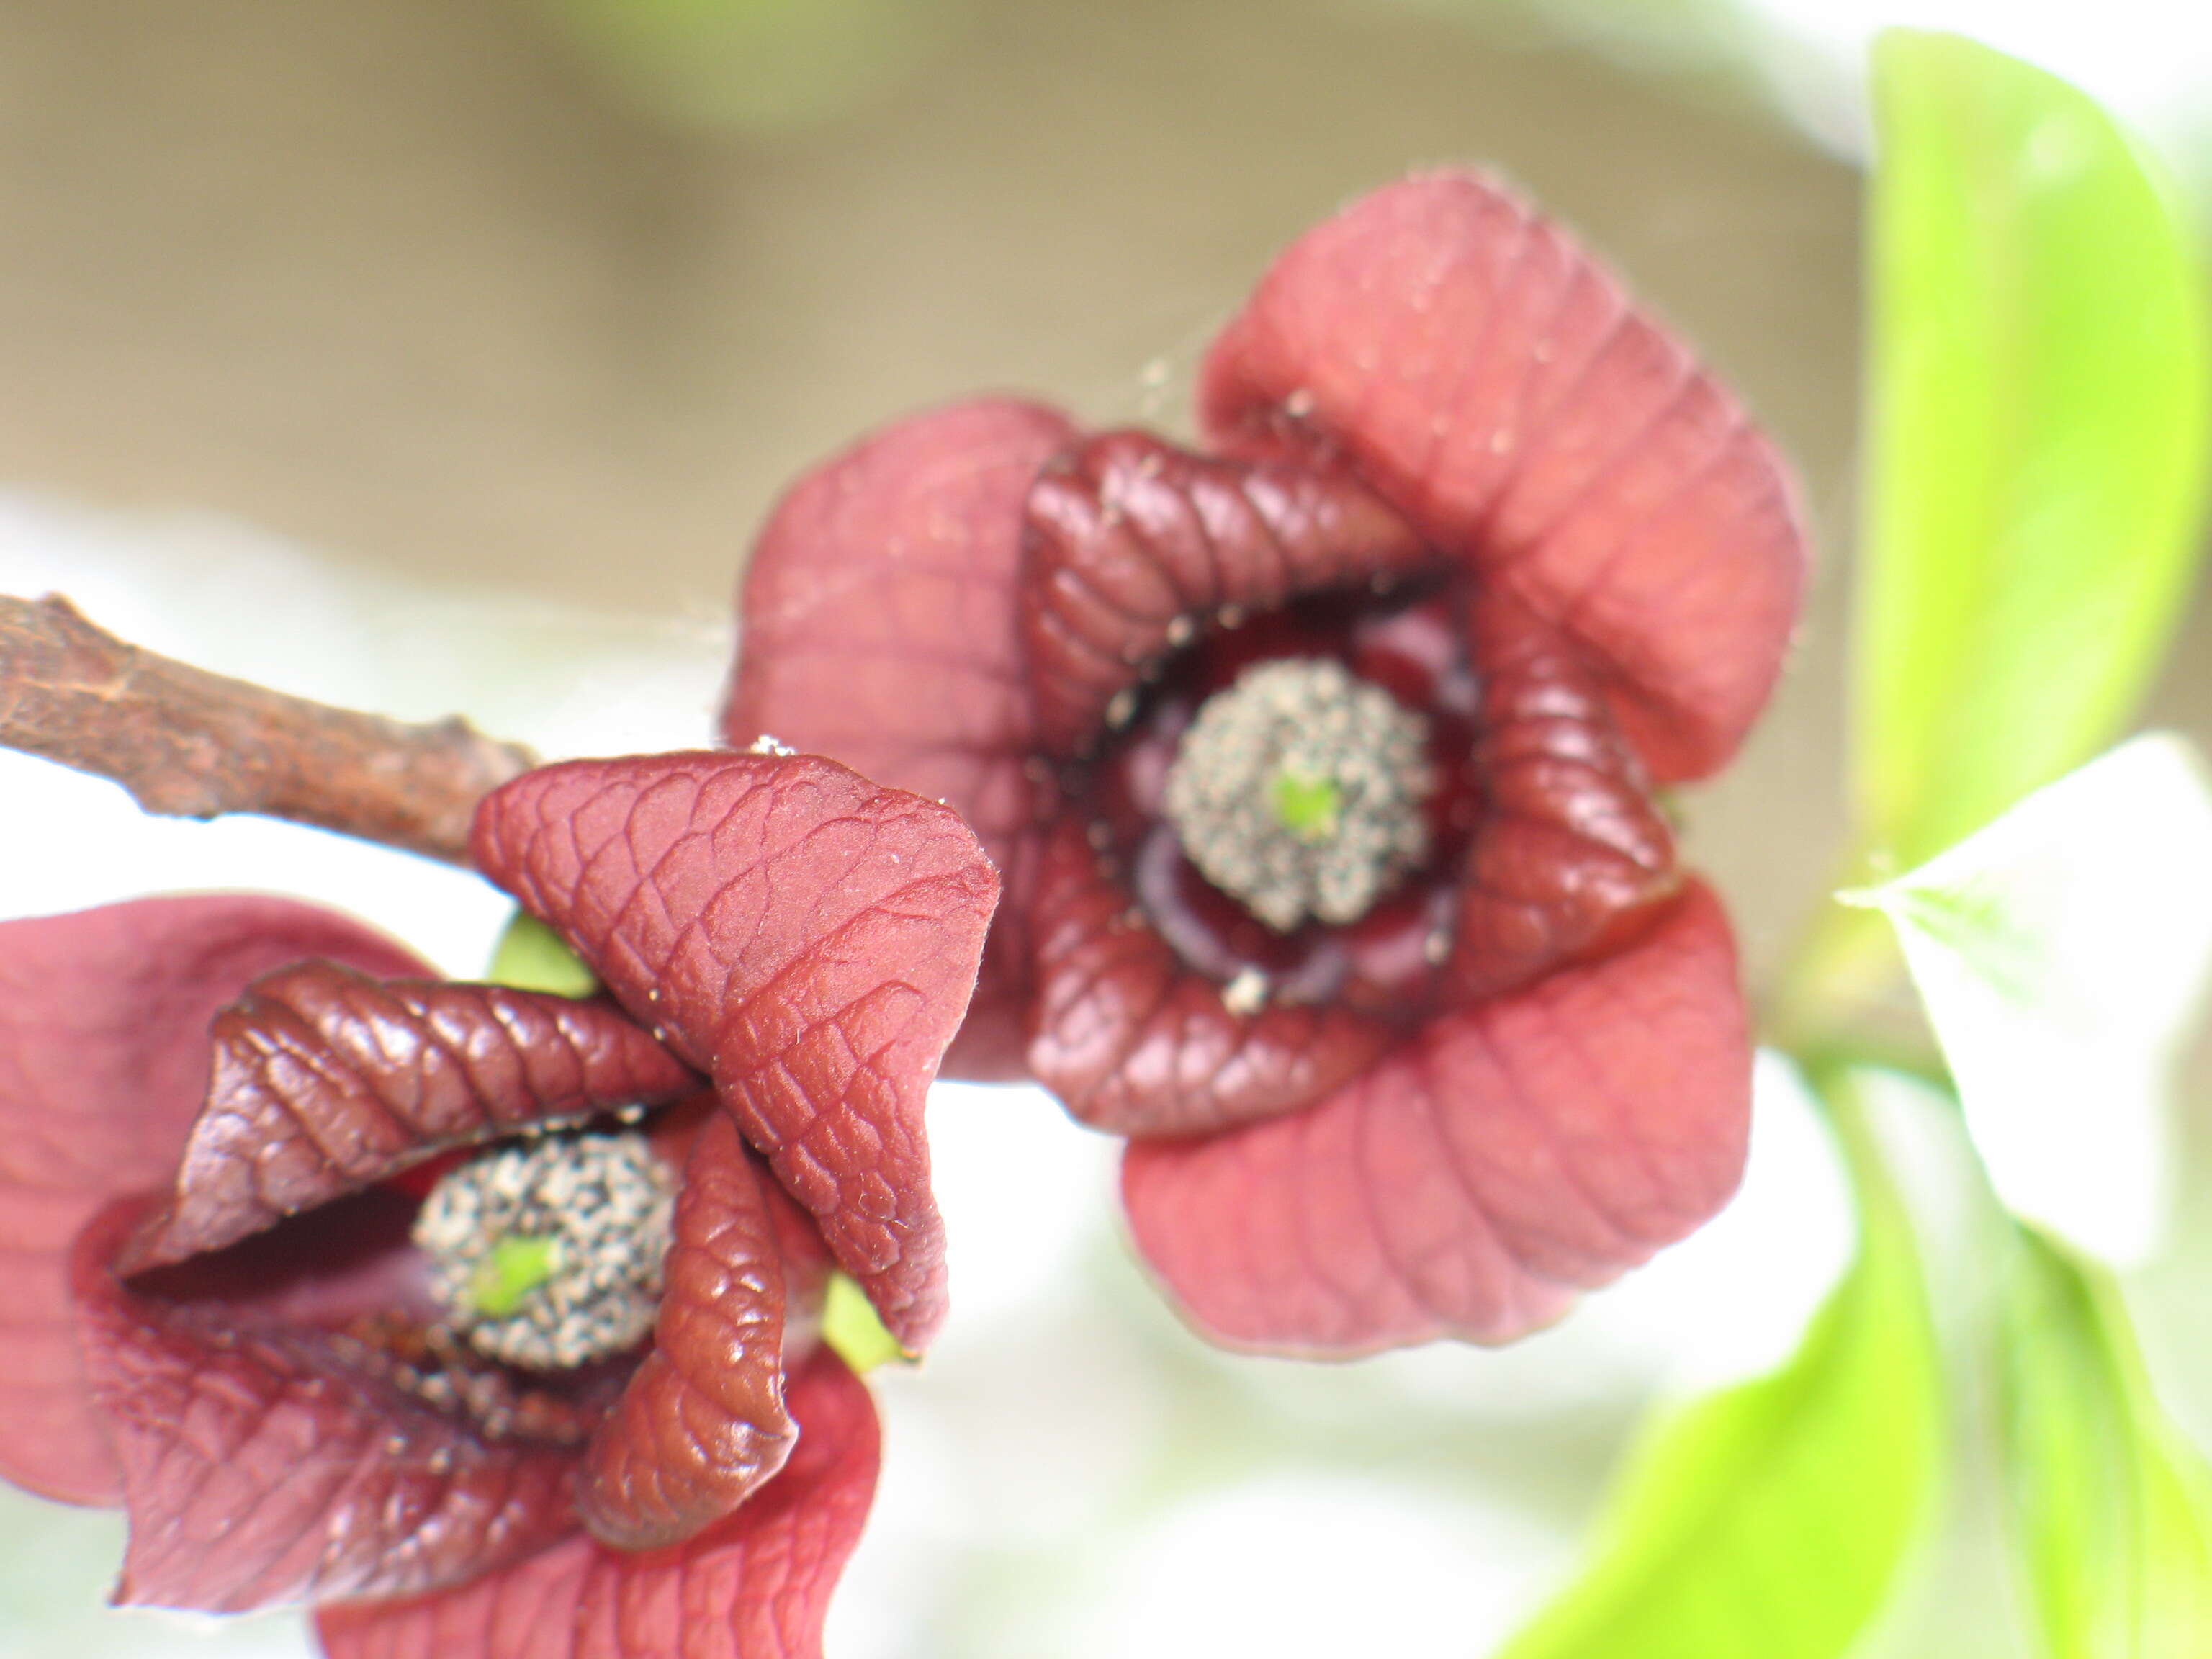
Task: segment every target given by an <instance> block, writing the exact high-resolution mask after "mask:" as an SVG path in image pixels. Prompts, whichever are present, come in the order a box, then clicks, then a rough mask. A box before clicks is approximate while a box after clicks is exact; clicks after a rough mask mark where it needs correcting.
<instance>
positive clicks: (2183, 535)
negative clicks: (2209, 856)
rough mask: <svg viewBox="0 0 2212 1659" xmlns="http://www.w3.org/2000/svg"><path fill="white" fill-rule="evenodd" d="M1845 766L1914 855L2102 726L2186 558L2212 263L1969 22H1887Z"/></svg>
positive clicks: (2092, 746) (2141, 183)
mask: <svg viewBox="0 0 2212 1659" xmlns="http://www.w3.org/2000/svg"><path fill="white" fill-rule="evenodd" d="M1874 100H1875V124H1876V135H1877V141H1878V142H1877V146H1876V157H1877V165H1876V167H1875V176H1874V185H1873V197H1872V202H1871V205H1870V210H1869V212H1870V236H1871V243H1872V252H1871V256H1870V263H1869V304H1870V307H1871V314H1870V319H1869V386H1868V393H1867V407H1868V451H1869V467H1870V471H1869V478H1868V483H1867V490H1866V538H1865V541H1866V545H1865V549H1864V551H1863V557H1862V559H1861V562H1860V568H1859V595H1858V616H1859V638H1858V641H1857V687H1856V701H1857V710H1856V715H1857V755H1856V762H1855V763H1856V766H1857V780H1856V791H1857V797H1858V805H1859V810H1860V812H1861V814H1862V817H1863V823H1862V826H1861V828H1862V831H1863V836H1864V837H1865V839H1866V842H1867V844H1868V845H1869V848H1870V849H1871V850H1873V851H1874V852H1875V854H1877V855H1880V854H1889V855H1891V856H1893V858H1894V859H1895V860H1896V861H1897V862H1898V863H1899V864H1914V863H1918V862H1919V861H1921V860H1923V859H1925V858H1927V857H1929V855H1930V854H1934V853H1936V852H1937V851H1939V850H1941V849H1942V848H1945V847H1948V846H1949V845H1950V844H1951V843H1952V842H1954V841H1956V840H1958V839H1959V838H1960V836H1965V835H1966V834H1968V833H1969V832H1971V831H1972V830H1974V829H1978V828H1979V827H1980V826H1981V825H1982V824H1984V823H1986V822H1988V821H1989V820H1990V818H1991V817H1995V816H1996V814H1997V813H1999V812H2001V811H2003V810H2004V809H2005V808H2006V807H2007V806H2009V805H2011V804H2012V803H2013V802H2014V801H2015V800H2016V799H2019V798H2020V797H2021V795H2023V794H2025V793H2027V791H2029V790H2031V789H2033V788H2035V787H2037V786H2039V785H2040V784H2044V783H2047V782H2049V781H2051V779H2053V778H2055V777H2057V776H2058V775H2060V774H2061V773H2063V772H2064V771H2066V770H2067V769H2069V768H2070V767H2073V766H2075V765H2077V764H2078V763H2081V761H2082V760H2084V759H2086V758H2087V757H2088V756H2090V755H2092V754H2093V753H2094V752H2096V750H2099V749H2100V748H2102V747H2103V746H2104V745H2105V744H2107V743H2109V742H2110V741H2111V740H2112V738H2113V737H2114V736H2115V735H2116V734H2117V733H2118V731H2119V730H2120V728H2121V727H2122V726H2124V724H2125V722H2126V720H2128V718H2129V715H2130V712H2131V711H2132V710H2133V708H2135V705H2136V700H2137V698H2138V697H2139V696H2140V694H2141V693H2142V690H2143V687H2144V685H2145V684H2146V682H2147V681H2148V678H2149V677H2150V675H2151V674H2152V673H2153V671H2154V670H2155V669H2156V667H2157V665H2158V661H2159V659H2160V654H2161V653H2162V651H2163V650H2164V647H2165V646H2166V641H2167V640H2168V638H2169V637H2170V635H2171V634H2172V629H2173V626H2174V623H2176V621H2177V620H2178V617H2179V611H2180V609H2181V606H2182V603H2183V601H2184V599H2185V597H2186V592H2187V589H2188V586H2189V582H2190V578H2191V572H2192V570H2193V569H2194V567H2195V562H2196V556H2197V548H2198V537H2199V509H2200V507H2201V506H2202V503H2203V494H2204V484H2205V464H2206V433H2207V417H2206V403H2207V393H2206V357H2205V354H2206V345H2205V320H2204V317H2203V281H2204V274H2203V268H2202V266H2201V264H2200V263H2199V258H2198V252H2197V245H2196V242H2195V240H2194V238H2193V236H2192V234H2191V231H2190V229H2189V228H2188V227H2187V225H2186V224H2185V222H2184V221H2183V218H2182V216H2181V212H2180V210H2179V206H2178V205H2177V203H2176V199H2175V197H2174V196H2173V194H2172V191H2170V190H2169V189H2168V188H2167V187H2166V184H2165V182H2164V180H2163V179H2162V177H2161V175H2160V173H2159V170H2158V168H2157V167H2156V165H2155V164H2154V162H2153V161H2150V159H2149V158H2148V156H2147V155H2145V154H2144V153H2143V152H2142V151H2141V150H2140V149H2138V148H2137V147H2136V145H2135V143H2133V142H2132V141H2131V140H2130V138H2129V137H2127V136H2126V135H2125V134H2124V132H2122V131H2120V130H2119V129H2118V127H2116V126H2115V125H2113V124H2112V121H2111V120H2110V119H2109V118H2107V117H2106V115H2105V113H2104V112H2103V111H2101V110H2100V108H2099V107H2098V106H2096V105H2095V104H2094V103H2093V102H2092V101H2091V100H2089V99H2088V98H2087V96H2085V95H2084V94H2081V92H2079V91H2077V90H2075V88H2072V87H2070V86H2069V85H2067V84H2066V83H2065V82H2063V81H2059V80H2057V79H2056V78H2054V77H2053V76H2050V75H2047V74H2045V72H2043V71H2042V70H2038V69H2033V68H2030V67H2029V66H2028V65H2027V64H2022V63H2020V62H2017V61H2015V59H2013V58H2007V57H2004V56H2003V55H2002V54H2001V53H1998V52H1992V51H1990V49H1989V48H1987V47H1985V46H1978V45H1977V44H1975V43H1974V42H1972V41H1970V40H1963V39H1960V38H1959V37H1957V36H1954V35H1945V34H1929V33H1918V32H1916V31H1910V30H1892V31H1890V32H1888V33H1885V34H1884V35H1882V36H1881V39H1880V40H1879V41H1878V42H1877V43H1876V46H1875V54H1874Z"/></svg>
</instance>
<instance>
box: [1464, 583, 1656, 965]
mask: <svg viewBox="0 0 2212 1659" xmlns="http://www.w3.org/2000/svg"><path fill="white" fill-rule="evenodd" d="M1468 641H1469V644H1470V647H1471V648H1472V650H1473V652H1474V659H1475V660H1476V661H1477V662H1479V663H1480V664H1481V665H1482V722H1481V725H1480V729H1479V734H1478V736H1477V737H1476V739H1475V763H1476V766H1477V768H1478V769H1479V771H1480V775H1481V779H1482V787H1483V811H1482V817H1481V819H1480V823H1479V824H1478V825H1477V827H1476V829H1475V831H1474V841H1473V843H1472V845H1470V846H1469V848H1468V852H1467V858H1466V863H1465V865H1464V866H1463V868H1462V872H1461V875H1460V886H1459V896H1458V902H1457V905H1456V907H1455V908H1456V918H1455V927H1454V930H1453V938H1452V952H1451V957H1450V960H1449V963H1448V964H1447V966H1446V969H1445V982H1446V984H1447V986H1448V987H1449V994H1450V995H1452V996H1454V997H1455V998H1457V999H1458V1000H1461V1001H1462V1002H1472V1001H1475V1000H1479V999H1482V998H1487V997H1494V996H1498V995H1500V994H1503V993H1504V992H1506V991H1510V990H1512V989H1514V988H1516V987H1519V986H1522V985H1525V984H1528V982H1529V981H1532V980H1534V979H1535V978H1537V977H1538V976H1539V975H1542V974H1545V973H1547V972H1549V971H1550V970H1551V969H1553V968H1555V967H1557V966H1559V964H1560V963H1563V962H1569V961H1572V960H1573V959H1574V958H1575V957H1577V956H1578V955H1580V954H1581V953H1583V952H1584V951H1588V950H1589V949H1591V948H1592V947H1593V946H1597V945H1601V943H1602V942H1603V941H1604V940H1605V939H1607V937H1608V936H1609V935H1610V934H1611V933H1613V932H1614V931H1616V930H1617V929H1619V928H1620V927H1622V926H1623V925H1624V923H1625V922H1626V921H1628V920H1629V919H1630V918H1631V917H1632V916H1633V915H1634V914H1635V913H1636V912H1637V911H1638V910H1639V909H1641V908H1642V907H1644V905H1647V904H1650V903H1652V902H1655V901H1656V900H1659V899H1662V898H1664V897H1666V896H1668V895H1669V894H1671V893H1673V892H1674V891H1675V890H1676V889H1677V888H1678V887H1679V886H1680V884H1681V877H1680V873H1679V872H1677V870H1676V869H1675V866H1674V832H1673V830H1672V829H1669V828H1668V823H1667V820H1666V818H1665V817H1664V816H1663V815H1662V813H1661V812H1660V811H1659V809H1658V807H1657V806H1656V805H1654V804H1653V802H1652V799H1651V796H1650V785H1649V783H1648V782H1647V781H1646V780H1645V777H1644V769H1643V767H1642V766H1641V765H1640V764H1638V761H1637V757H1636V755H1635V752H1634V751H1633V750H1632V749H1631V748H1630V747H1629V745H1628V744H1627V742H1626V740H1625V739H1624V738H1622V736H1621V734H1620V728H1619V727H1618V726H1615V725H1614V723H1613V715H1612V711H1611V709H1610V708H1608V707H1607V703H1606V701H1605V698H1604V696H1603V694H1602V693H1601V690H1600V689H1599V687H1598V685H1597V683H1596V680H1595V677H1594V676H1593V675H1591V674H1590V672H1589V670H1588V669H1587V668H1585V667H1584V666H1583V664H1582V662H1581V661H1580V660H1579V659H1577V657H1576V655H1575V653H1574V652H1573V651H1572V650H1571V648H1569V647H1568V646H1567V643H1566V641H1565V638H1564V637H1563V636H1562V635H1560V633H1559V630H1557V629H1553V628H1549V627H1547V626H1546V625H1545V624H1544V623H1541V622H1539V621H1537V620H1536V619H1535V617H1534V616H1532V615H1531V614H1530V613H1529V612H1528V610H1527V608H1526V607H1525V606H1523V605H1520V604H1518V603H1517V602H1516V601H1515V600H1513V599H1508V598H1506V597H1505V596H1504V595H1503V594H1496V593H1493V594H1486V595H1481V596H1479V597H1478V598H1477V599H1475V600H1474V603H1473V604H1472V605H1470V606H1469V617H1468Z"/></svg>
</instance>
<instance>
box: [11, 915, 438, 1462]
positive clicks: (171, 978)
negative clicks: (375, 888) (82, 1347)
mask: <svg viewBox="0 0 2212 1659" xmlns="http://www.w3.org/2000/svg"><path fill="white" fill-rule="evenodd" d="M305 956H327V957H337V958H338V959H340V960H342V961H346V962H350V963H355V964H356V965H357V966H359V967H362V968H363V969H368V970H369V971H371V972H374V973H388V974H416V973H422V972H423V971H425V969H423V966H422V963H420V962H418V961H416V959H415V958H414V957H411V956H410V955H409V954H408V953H407V952H406V951H404V950H403V949H401V948H400V947H399V946H398V945H395V944H393V943H392V942H391V941H390V940H388V939H384V938H383V937H381V936H380V935H379V934H376V933H371V932H370V931H369V930H368V928H366V927H362V925H361V924H360V923H358V922H356V921H351V920H349V918H347V917H344V916H341V915H337V914H336V913H335V912H332V911H329V910H322V909H318V908H314V907H313V906H310V905H305V904H298V903H295V902H291V901H289V900H285V899H270V898H246V897H228V896H226V897H205V898H165V899H141V900H138V901H136V902H131V903H128V904H116V905H109V906H106V907H105V908H100V909H97V910H86V911H82V912H80V913H78V914H76V915H64V916H40V917H35V918H33V919H30V920H28V921H9V922H0V1352H4V1353H5V1354H6V1355H7V1364H6V1365H5V1367H4V1368H0V1475H4V1477H5V1478H6V1479H8V1480H11V1481H13V1482H15V1484H16V1485H18V1486H27V1487H29V1488H30V1489H31V1490H32V1491H33V1492H43V1493H45V1494H46V1495H47V1496H48V1497H51V1498H63V1499H65V1500H67V1501H70V1502H74V1503H82V1504H98V1503H112V1502H114V1501H115V1500H116V1499H117V1498H118V1497H119V1496H120V1494H121V1492H122V1486H121V1481H122V1472H121V1470H120V1468H118V1466H117V1464H116V1462H115V1460H114V1457H113V1455H112V1453H111V1452H110V1451H109V1450H108V1449H107V1444H106V1438H105V1436H104V1434H103V1433H102V1431H101V1428H100V1423H99V1421H98V1419H97V1418H96V1416H95V1415H94V1413H92V1411H91V1410H90V1409H89V1406H88V1395H87V1391H86V1383H85V1378H84V1374H83V1371H82V1369H81V1367H80V1365H79V1364H78V1359H77V1352H76V1334H75V1323H74V1316H73V1315H72V1314H71V1313H70V1304H69V1291H68V1267H67V1258H68V1253H69V1247H70V1240H71V1239H72V1238H74V1237H76V1233H77V1231H78V1229H80V1228H81V1227H82V1226H83V1225H84V1224H85V1222H86V1221H87V1220H88V1219H89V1218H90V1217H91V1215H92V1214H93V1212H94V1211H95V1210H97V1209H98V1208H100V1206H101V1205H102V1204H104V1203H105V1202H106V1201H107V1200H109V1199H110V1198H112V1197H114V1196H116V1195H118V1194H121V1193H125V1192H129V1191H132V1190H134V1189H137V1188H145V1187H149V1186H154V1185H156V1184H158V1183H160V1182H162V1181H164V1180H166V1179H167V1177H168V1175H169V1172H170V1171H171V1170H173V1169H174V1168H175V1167H176V1159H177V1152H178V1149H179V1147H180V1146H182V1145H183V1144H184V1139H185V1132H186V1129H187V1128H188V1127H189V1126H190V1124H191V1121H192V1116H193V1114H194V1113H195V1112H197V1110H198V1109H199V1104H200V1101H201V1098H202V1097H203V1096H204V1092H205V1091H206V1087H207V1077H208V1052H207V1028H208V1021H209V1019H210V1017H212V1016H213V1014H214V1013H215V1012H216V1009H218V1008H220V1007H221V1006H222V1005H223V1004H224V1003H226V1002H228V1001H229V1000H231V999H232V998H233V997H234V996H236V995H237V994H238V993H239V991H240V987H243V986H244V985H245V984H246V981H248V980H251V979H252V978H253V977H254V976H255V975H258V974H262V973H265V972H267V971H268V970H269V969H271V968H274V967H276V966H278V965H279V964H281V963H287V962H291V961H295V960H297V959H298V958H300V957H305Z"/></svg>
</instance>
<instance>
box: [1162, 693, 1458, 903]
mask: <svg viewBox="0 0 2212 1659" xmlns="http://www.w3.org/2000/svg"><path fill="white" fill-rule="evenodd" d="M1427 742H1428V721H1427V720H1425V719H1424V718H1423V717H1422V716H1421V715H1419V714H1416V713H1414V712H1413V710H1412V709H1410V708H1406V707H1405V706H1404V705H1403V704H1402V703H1401V702H1398V700H1397V699H1396V698H1395V697H1393V696H1391V695H1390V694H1389V692H1388V691H1385V690H1383V688H1382V687H1381V686H1379V685H1375V684H1370V682H1368V681H1366V680H1363V679H1359V678H1357V677H1355V676H1354V675H1353V674H1352V673H1351V672H1350V671H1348V670H1346V668H1345V666H1344V665H1343V664H1341V663H1340V662H1338V661H1336V660H1335V659H1333V658H1325V657H1284V658H1279V659H1275V660H1273V661H1271V662H1263V663H1260V664H1256V665H1254V666H1253V667H1250V668H1248V669H1246V670H1245V671H1243V673H1242V674H1240V675H1239V676H1238V677H1237V683H1236V684H1233V685H1231V687H1230V688H1229V689H1228V690H1225V691H1219V692H1216V693H1215V694H1214V695H1213V696H1211V697H1209V698H1207V699H1206V702H1205V704H1204V706H1202V707H1201V708H1200V709H1199V711H1198V715H1197V718H1196V719H1194V720H1192V721H1191V723H1190V727H1189V729H1188V731H1186V732H1184V733H1183V738H1182V746H1181V748H1179V749H1178V750H1176V758H1175V763H1174V764H1173V765H1172V766H1171V767H1170V768H1169V769H1168V776H1167V792H1166V802H1165V805H1166V809H1167V815H1168V817H1169V819H1170V822H1172V823H1174V825H1175V827H1176V833H1177V835H1178V836H1180V837H1181V838H1182V845H1183V850H1184V852H1185V853H1187V854H1188V855H1189V857H1190V860H1191V862H1192V863H1194V864H1195V865H1196V866H1198V867H1199V869H1200V872H1203V873H1204V875H1205V877H1206V879H1207V880H1208V881H1210V882H1212V884H1214V885H1215V886H1216V887H1218V888H1220V889H1221V890H1223V891H1224V892H1225V893H1228V894H1230V895H1231V896H1232V897H1235V898H1237V900H1239V901H1241V902H1243V905H1244V907H1245V908H1247V909H1248V910H1249V911H1251V913H1252V914H1253V915H1255V916H1257V917H1259V919H1260V920H1261V921H1264V922H1265V923H1267V926H1268V927H1273V929H1275V931H1276V932H1278V933H1289V932H1290V931H1291V929H1293V928H1295V927H1297V926H1298V925H1299V924H1300V923H1301V922H1303V921H1305V920H1306V918H1307V917H1308V916H1317V917H1319V918H1320V919H1321V920H1322V921H1326V922H1332V923H1344V922H1350V921H1358V919H1359V918H1360V917H1362V916H1364V915H1366V914H1367V913H1368V911H1370V909H1372V908H1374V906H1375V902H1376V900H1377V899H1379V898H1381V897H1382V896H1383V895H1384V894H1385V893H1387V892H1389V890H1390V889H1391V888H1392V887H1394V886H1395V885H1396V884H1397V882H1398V880H1399V878H1401V877H1402V876H1403V875H1404V874H1405V873H1406V872H1407V871H1408V870H1410V869H1412V868H1413V866H1416V865H1418V864H1419V863H1420V861H1421V860H1423V859H1424V858H1425V857H1426V856H1427V855H1428V850H1429V824H1428V816H1427V814H1426V813H1425V811H1423V808H1422V804H1423V803H1424V802H1425V800H1426V799H1428V797H1429V796H1430V795H1431V793H1434V791H1435V787H1436V780H1435V777H1434V775H1433V774H1432V772H1431V768H1430V766H1429V763H1428V760H1427V753H1426V745H1427ZM1285 778H1288V779H1290V780H1292V781H1294V783H1295V784H1296V785H1297V786H1299V787H1315V788H1326V789H1328V790H1329V791H1330V792H1331V796H1332V800H1333V805H1332V809H1331V810H1330V811H1329V812H1328V814H1327V819H1328V821H1327V823H1325V825H1323V826H1322V827H1320V828H1316V827H1315V826H1314V825H1311V824H1308V825H1304V826H1302V827H1294V826H1293V825H1291V824H1290V823H1285V818H1284V815H1283V813H1282V812H1281V811H1280V810H1279V805H1278V801H1279V785H1280V783H1281V781H1282V780H1284V779H1285Z"/></svg>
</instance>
